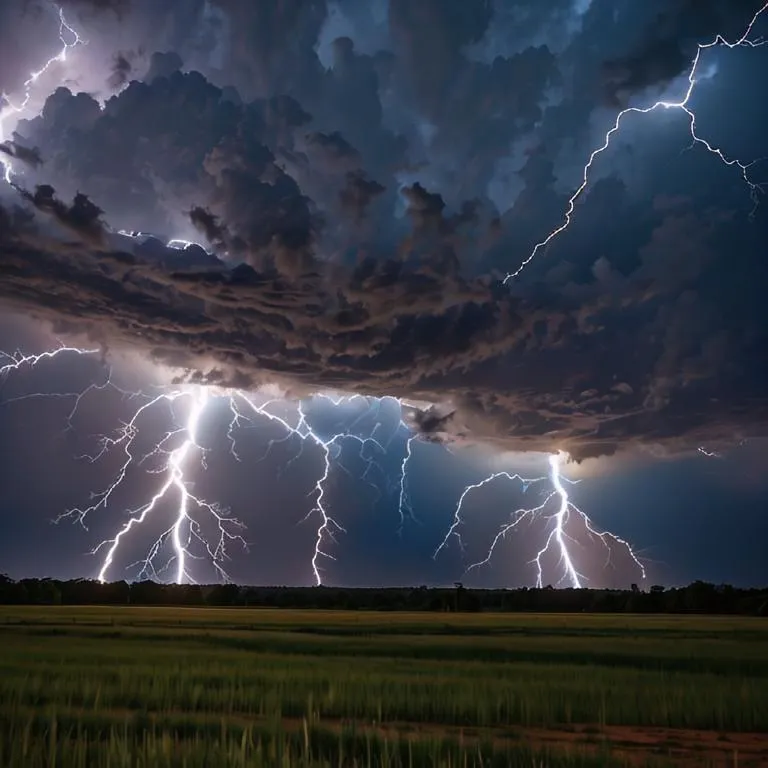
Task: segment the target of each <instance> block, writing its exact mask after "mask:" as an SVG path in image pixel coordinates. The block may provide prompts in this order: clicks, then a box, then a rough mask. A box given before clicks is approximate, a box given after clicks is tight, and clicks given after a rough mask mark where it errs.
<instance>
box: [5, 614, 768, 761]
mask: <svg viewBox="0 0 768 768" xmlns="http://www.w3.org/2000/svg"><path fill="white" fill-rule="evenodd" d="M0 648H2V653H1V654H0V668H1V671H0V765H2V766H6V767H7V768H36V767H37V766H40V767H42V766H53V765H56V766H58V768H75V767H77V768H81V767H82V768H85V767H86V766H88V768H91V767H93V768H100V767H101V766H116V767H120V768H122V767H123V766H125V768H128V766H131V767H133V766H146V768H149V767H150V766H152V768H155V767H156V768H163V767H164V766H168V768H170V767H171V766H186V767H188V768H197V766H210V767H211V768H219V767H221V768H226V767H227V766H233V767H234V766H238V767H239V766H242V767H243V768H244V767H245V766H273V765H274V766H307V767H309V766H311V767H312V768H314V767H315V766H318V767H319V766H365V767H366V768H367V767H369V766H382V767H385V766H387V767H388V766H393V767H394V766H422V765H423V766H436V767H437V766H481V765H482V766H496V765H498V766H502V765H504V766H521V768H522V767H523V766H525V767H526V768H545V767H546V768H549V767H550V766H551V767H552V768H559V767H562V768H576V767H577V766H578V767H583V768H587V767H592V766H595V767H597V766H664V765H683V766H690V768H693V767H694V766H696V767H697V768H698V767H699V766H720V765H723V766H725V765H728V766H736V767H742V768H745V767H746V766H768V737H767V736H766V735H765V734H767V733H768V621H766V620H765V619H758V618H755V619H751V618H722V617H720V618H713V617H680V616H664V617H655V616H615V615H590V614H581V615H552V614H548V615H531V614H414V613H367V612H355V611H350V612H330V611H298V610H296V611H290V610H266V609H213V608H204V609H194V608H190V609H185V608H131V607H124V608H71V607H30V608H26V607H6V608H1V609H0Z"/></svg>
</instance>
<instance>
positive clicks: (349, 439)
mask: <svg viewBox="0 0 768 768" xmlns="http://www.w3.org/2000/svg"><path fill="white" fill-rule="evenodd" d="M96 352H97V350H88V349H81V348H78V347H72V346H64V345H61V346H60V347H58V348H57V349H54V350H51V351H48V352H43V353H41V354H38V355H25V354H23V353H21V352H16V353H13V354H9V353H5V352H0V376H3V377H6V376H8V375H9V374H10V373H12V372H15V371H20V370H21V369H23V368H24V367H29V368H34V367H35V366H37V365H40V364H42V363H44V362H46V361H50V360H53V359H55V358H58V357H60V356H63V355H66V354H74V355H81V356H83V355H92V354H95V353H96ZM107 386H110V387H113V388H114V389H115V390H117V391H118V392H120V393H122V394H123V395H125V396H127V397H130V398H131V399H136V398H139V399H142V400H143V401H144V402H143V403H142V404H141V405H140V406H139V407H137V408H136V409H135V411H134V412H133V415H132V416H131V418H130V419H129V420H128V421H127V422H125V423H124V424H122V425H121V426H120V427H119V428H118V429H117V430H116V431H115V432H114V433H112V434H108V435H102V436H101V437H99V438H98V442H97V446H98V448H97V450H96V451H95V453H93V454H89V455H86V456H83V457H81V458H84V459H87V460H88V461H90V462H92V463H96V462H98V461H100V460H101V459H103V458H104V457H106V456H107V455H112V454H114V453H116V452H117V453H119V455H120V457H121V459H120V464H119V467H118V469H117V471H116V472H115V473H114V475H113V476H112V479H111V481H110V482H109V483H108V484H107V485H106V487H104V488H102V489H101V490H98V491H95V492H93V493H92V494H91V499H90V503H89V504H88V505H87V506H83V507H74V508H71V509H68V510H66V511H65V512H63V513H62V514H61V515H59V516H58V517H57V518H56V519H55V522H61V521H62V520H64V519H72V520H74V521H76V522H78V523H80V524H81V525H82V526H83V527H84V528H86V529H87V525H88V519H89V518H90V517H91V516H92V515H94V514H97V513H99V512H104V511H106V510H108V509H111V507H112V506H114V504H115V502H116V497H117V496H118V495H119V493H120V491H121V489H122V488H123V487H124V486H125V485H126V484H127V483H128V482H129V479H130V478H131V477H132V476H133V473H134V471H135V470H139V469H141V470H143V471H145V472H147V473H149V474H152V475H158V476H160V477H161V478H162V480H161V483H160V486H159V488H158V490H157V491H156V492H155V493H154V494H153V495H152V496H151V497H150V499H149V500H148V501H147V502H145V503H143V504H141V505H139V506H138V507H135V508H132V509H128V510H127V517H128V519H127V521H126V522H125V523H124V524H123V525H121V526H120V528H119V530H118V531H117V533H116V534H115V535H114V536H113V537H112V538H109V539H105V540H104V541H102V542H101V543H99V544H98V545H97V546H96V547H95V548H94V549H93V550H92V554H94V555H101V556H102V560H101V565H100V568H99V572H98V579H99V580H100V581H105V580H106V579H107V577H108V575H109V573H110V572H111V569H112V567H113V565H114V563H115V559H116V557H117V555H118V553H119V551H120V550H121V548H123V547H125V546H126V545H127V543H128V541H129V540H130V534H131V532H132V531H134V530H136V529H137V528H139V527H141V526H142V525H143V524H145V523H146V522H147V521H148V520H149V519H150V518H151V517H153V516H154V517H156V516H157V515H158V514H160V512H159V507H160V506H161V504H170V505H171V506H172V509H173V510H174V512H173V523H172V524H171V525H170V526H169V527H168V528H167V529H166V530H165V531H164V532H163V533H162V534H160V536H159V537H158V538H157V539H156V540H155V541H154V543H153V544H152V545H151V547H150V548H149V550H148V552H147V554H146V556H145V557H144V558H142V559H140V560H138V561H135V562H133V563H131V565H129V566H128V568H129V569H132V570H133V571H134V572H135V573H136V577H137V578H151V579H155V580H162V579H163V578H165V577H166V576H167V575H168V574H171V576H170V578H171V580H173V581H175V582H177V583H185V582H186V583H194V581H195V580H194V577H193V574H192V570H191V568H190V563H191V562H192V561H195V560H200V559H201V558H205V559H206V560H207V561H208V562H210V563H211V564H212V565H213V567H214V568H215V570H216V572H217V574H218V575H219V577H220V578H221V579H222V580H223V581H229V580H230V579H229V574H228V573H227V571H226V569H225V564H226V562H227V560H228V559H229V549H230V548H231V546H232V545H233V544H237V545H240V546H242V547H243V548H244V549H246V551H247V549H248V544H247V542H246V540H245V538H244V536H243V534H242V530H243V528H244V525H243V524H242V523H241V522H240V521H239V520H237V519H236V518H234V517H231V516H230V515H229V512H228V511H227V510H223V509H222V508H221V507H220V506H219V505H218V504H215V503H212V502H209V501H207V500H205V499H203V498H202V497H201V496H199V495H197V494H195V493H194V492H193V485H194V483H193V482H192V480H191V479H190V475H191V473H192V471H193V469H194V468H202V469H206V468H207V464H206V455H207V452H208V449H206V448H205V447H204V446H203V445H202V444H201V442H200V440H199V430H200V422H201V420H202V419H203V418H204V416H205V413H206V411H207V409H208V408H209V406H210V405H211V403H212V402H213V401H214V400H215V399H221V398H224V399H226V400H227V402H228V407H229V413H230V419H229V424H228V427H227V431H226V437H227V439H228V441H229V445H230V453H231V455H232V457H233V458H234V459H235V460H237V461H241V460H242V458H241V456H240V453H239V452H238V449H237V432H238V430H239V429H241V428H243V427H245V426H247V425H251V424H253V423H254V419H256V418H261V419H266V420H267V421H269V422H271V423H273V424H276V425H278V426H279V427H280V429H281V430H282V431H283V432H284V435H283V436H281V437H279V438H275V439H272V440H270V442H269V443H268V446H267V450H266V451H265V453H264V455H263V456H262V457H261V459H260V460H263V459H265V458H266V457H267V456H268V455H269V453H270V451H271V450H272V448H273V447H274V446H275V445H277V444H278V443H284V442H286V441H289V440H291V439H293V438H298V440H299V445H300V449H299V451H298V452H297V453H296V454H295V456H294V457H293V458H292V459H291V460H290V461H289V462H288V463H287V464H286V466H285V468H284V470H285V469H287V468H288V467H289V466H290V465H291V464H292V463H293V462H294V461H296V460H297V459H298V458H299V457H300V456H301V455H302V453H303V450H304V446H305V445H306V444H308V443H309V444H311V445H314V446H315V447H316V448H318V449H319V450H320V454H321V456H322V471H321V473H320V475H319V476H318V478H317V481H316V482H315V484H314V486H313V488H312V489H311V490H310V492H309V494H308V495H310V496H314V503H313V506H312V508H311V509H310V511H309V512H308V513H307V514H306V515H305V516H304V518H303V520H304V521H306V520H309V519H310V518H311V517H313V516H316V517H317V519H318V525H317V529H316V537H315V545H314V548H313V553H312V557H311V561H310V565H311V570H312V574H313V576H314V580H315V583H316V584H318V585H320V584H322V583H323V564H324V563H325V562H326V561H328V560H331V561H333V560H335V559H336V558H335V556H334V555H333V554H332V553H331V548H332V546H333V545H335V544H338V536H339V534H343V533H346V531H345V529H344V527H343V526H342V525H341V523H339V522H338V521H337V520H336V519H335V518H334V517H333V515H332V514H331V512H330V509H329V504H328V499H327V490H328V489H327V484H328V481H329V479H330V477H331V473H332V469H333V467H334V466H338V467H340V468H341V469H343V470H345V471H347V472H349V470H347V469H346V467H345V466H344V464H343V462H342V461H341V452H342V450H343V447H344V446H345V445H347V444H350V443H351V444H356V445H357V447H358V455H359V457H360V459H361V460H362V462H363V463H364V465H365V470H364V472H363V474H362V476H361V479H362V480H364V481H366V482H367V483H368V484H369V485H370V486H371V487H372V488H374V489H375V490H376V491H377V493H378V487H377V486H376V485H375V484H374V483H373V482H372V480H371V479H370V477H369V475H370V474H371V473H372V472H373V471H374V470H378V471H379V472H380V473H381V474H382V476H383V475H385V474H386V473H385V470H384V468H383V467H382V465H381V463H380V462H381V459H382V457H383V456H384V455H385V454H386V453H387V449H388V448H389V444H390V443H391V442H392V440H393V439H394V435H395V433H393V436H392V437H391V438H390V440H389V442H387V444H386V445H385V444H382V442H380V441H379V440H378V439H376V438H375V437H374V434H375V431H376V429H377V428H378V427H379V426H380V425H381V422H379V421H377V423H376V426H375V427H374V429H373V430H372V431H371V433H370V434H365V433H357V432H354V431H353V430H355V428H356V427H357V425H358V424H359V423H360V422H361V421H362V420H363V419H364V418H365V417H366V416H367V415H369V414H371V413H374V414H375V413H376V412H375V411H374V409H378V408H379V407H380V404H381V400H379V399H373V398H360V396H357V395H355V396H352V397H341V398H338V399H334V398H332V397H330V396H328V395H317V396H316V397H317V399H319V400H324V401H327V402H330V403H331V404H332V405H334V406H340V405H342V404H348V403H351V402H353V401H355V400H358V399H360V400H362V401H364V402H365V403H366V405H367V408H366V409H364V410H363V411H362V413H361V414H360V415H359V416H358V417H357V418H356V419H354V421H353V422H352V423H351V424H350V425H349V426H348V427H347V428H346V429H345V430H343V431H337V432H335V433H334V434H332V435H331V436H330V437H323V436H322V435H321V434H320V433H319V432H318V431H317V430H316V429H314V428H313V427H312V426H311V425H310V422H309V415H308V414H307V412H306V405H305V403H304V402H302V401H299V402H298V403H297V404H296V406H295V407H296V417H295V420H294V421H295V423H293V422H292V420H290V419H289V417H287V416H285V417H284V416H281V415H279V414H278V413H276V412H275V410H276V407H277V405H278V404H282V405H283V406H285V404H286V403H285V401H280V402H278V401H277V400H274V399H273V400H268V401H266V402H265V403H259V402H257V400H256V399H255V396H254V395H252V394H250V393H247V392H243V391H240V390H234V391H221V392H220V391H218V390H216V394H215V395H213V394H211V392H212V390H210V389H207V388H204V387H201V386H190V387H187V388H182V389H177V390H173V391H171V392H163V393H160V394H157V395H154V396H150V395H147V394H145V393H142V392H126V391H124V390H122V389H120V388H119V387H117V386H116V385H114V384H113V383H112V382H111V379H110V378H108V379H107V381H106V382H105V383H104V384H92V385H90V386H89V387H87V388H86V389H85V390H83V391H81V392H79V393H63V394H54V395H48V394H47V393H33V394H30V395H24V396H21V397H18V398H13V399H12V400H6V401H5V402H6V403H8V402H18V401H19V400H23V399H27V398H30V397H72V398H74V399H75V403H74V406H73V408H72V410H71V411H70V413H69V415H68V417H67V428H68V429H71V428H73V427H72V424H73V421H74V418H75V416H76V413H77V410H78V408H79V406H80V404H81V402H82V400H83V398H84V397H85V396H86V395H87V394H88V393H89V392H91V391H93V390H95V389H104V388H106V387H107ZM397 402H398V404H400V401H399V400H398V401H397ZM182 403H186V405H187V406H188V412H187V414H186V415H185V416H184V417H183V418H182V419H180V418H179V416H178V414H177V409H176V406H177V405H180V404H182ZM163 407H166V408H168V409H169V410H170V413H171V416H172V418H173V421H174V424H175V425H177V426H174V427H173V428H172V429H171V430H169V431H167V432H166V433H165V434H164V435H163V436H162V437H161V438H160V439H159V440H157V441H156V442H155V443H154V446H153V447H152V448H151V450H149V451H145V452H142V451H141V449H140V447H139V437H140V435H141V434H142V423H143V422H146V421H147V420H155V419H156V415H155V412H156V411H158V410H159V409H160V408H163ZM157 416H159V414H157ZM404 424H405V423H404V422H403V421H402V419H401V421H400V423H399V424H398V430H399V429H400V427H401V426H403V425H404ZM414 439H415V436H413V435H411V436H410V437H409V438H408V440H407V443H406V456H405V458H404V459H403V462H402V465H401V472H402V476H401V478H400V482H399V487H400V502H399V511H400V519H401V526H400V528H402V525H403V524H404V522H405V517H406V515H407V514H408V513H407V512H405V511H404V510H403V506H404V505H405V504H406V501H404V499H405V498H406V497H407V492H406V490H405V489H406V488H407V480H406V478H405V473H406V472H407V464H408V461H409V460H410V457H411V455H412V450H411V444H412V441H413V440H414ZM193 462H195V464H193ZM155 465H157V466H155ZM148 466H149V468H147V467H148ZM407 504H408V505H410V502H409V501H408V502H407ZM408 509H409V510H410V506H408ZM211 523H212V524H213V526H214V527H215V530H216V534H215V538H209V537H208V536H207V535H206V534H205V531H204V529H205V528H206V527H207V526H209V525H210V524H211ZM399 530H400V529H399ZM168 550H170V554H167V552H168Z"/></svg>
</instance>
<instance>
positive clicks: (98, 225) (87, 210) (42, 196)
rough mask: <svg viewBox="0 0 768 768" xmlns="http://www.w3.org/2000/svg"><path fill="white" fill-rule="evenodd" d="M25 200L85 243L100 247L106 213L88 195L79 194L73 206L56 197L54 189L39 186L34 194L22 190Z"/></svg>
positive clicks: (48, 186)
mask: <svg viewBox="0 0 768 768" xmlns="http://www.w3.org/2000/svg"><path fill="white" fill-rule="evenodd" d="M19 193H20V194H21V197H22V198H23V199H24V200H27V201H28V202H30V203H31V204H32V205H33V206H34V207H35V208H37V210H38V211H42V212H43V213H45V214H48V215H49V216H52V217H53V219H54V220H55V221H57V222H58V223H59V224H61V225H62V226H63V227H65V228H66V229H67V230H69V231H70V232H72V233H73V234H75V235H78V236H80V237H81V238H82V239H83V240H84V241H86V242H89V243H91V244H93V245H99V244H100V243H101V242H102V240H103V236H104V229H103V223H102V221H101V215H102V214H103V213H104V211H102V210H101V208H99V207H98V206H97V205H94V204H93V203H92V202H91V201H90V200H89V199H88V197H87V196H86V195H83V194H81V193H79V192H78V193H77V194H76V195H75V197H74V200H73V201H72V204H71V205H67V204H66V203H64V202H63V201H61V200H59V199H58V198H57V197H56V193H55V190H54V189H53V187H51V186H50V185H47V184H41V185H39V186H38V187H37V188H36V189H35V191H34V193H31V192H28V191H26V190H23V189H20V190H19Z"/></svg>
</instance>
